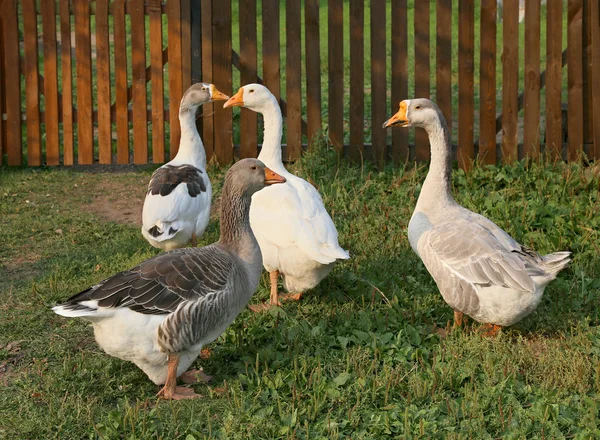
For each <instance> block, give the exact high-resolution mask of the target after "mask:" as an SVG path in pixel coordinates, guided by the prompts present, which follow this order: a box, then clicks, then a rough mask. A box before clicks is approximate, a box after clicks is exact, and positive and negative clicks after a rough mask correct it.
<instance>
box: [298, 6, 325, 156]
mask: <svg viewBox="0 0 600 440" xmlns="http://www.w3.org/2000/svg"><path fill="white" fill-rule="evenodd" d="M319 3H320V2H319V0H306V2H305V3H304V23H305V27H304V29H305V32H304V35H305V42H306V49H305V54H306V113H307V115H306V120H307V124H308V133H307V137H308V144H309V145H310V144H311V143H312V142H313V141H314V140H315V138H316V136H317V134H318V133H320V132H321V129H322V126H321V44H320V39H319ZM300 118H302V115H300Z"/></svg>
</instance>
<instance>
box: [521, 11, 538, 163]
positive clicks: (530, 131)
mask: <svg viewBox="0 0 600 440" xmlns="http://www.w3.org/2000/svg"><path fill="white" fill-rule="evenodd" d="M540 18H541V17H540V0H530V1H528V2H526V3H525V95H524V105H523V108H524V114H523V153H524V154H525V155H526V156H529V157H531V158H534V159H537V158H538V156H539V153H540Z"/></svg>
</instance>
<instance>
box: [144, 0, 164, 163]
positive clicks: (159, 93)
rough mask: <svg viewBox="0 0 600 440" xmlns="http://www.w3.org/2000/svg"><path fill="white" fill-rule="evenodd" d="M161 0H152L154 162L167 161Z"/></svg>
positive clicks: (151, 56)
mask: <svg viewBox="0 0 600 440" xmlns="http://www.w3.org/2000/svg"><path fill="white" fill-rule="evenodd" d="M160 5H161V0H150V1H149V2H148V7H149V8H150V11H149V12H148V15H149V16H150V17H149V18H150V35H151V37H150V71H151V80H150V81H151V85H152V162H154V163H163V162H164V161H165V110H164V107H165V102H164V96H163V95H164V75H163V60H162V57H163V56H162V52H163V47H162V45H163V43H162V40H163V39H162V37H163V31H162V12H161V7H160Z"/></svg>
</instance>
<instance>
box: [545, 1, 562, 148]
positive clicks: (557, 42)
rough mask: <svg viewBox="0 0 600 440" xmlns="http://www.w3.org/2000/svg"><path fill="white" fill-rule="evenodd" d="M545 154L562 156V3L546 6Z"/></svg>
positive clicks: (550, 3) (549, 3) (548, 3)
mask: <svg viewBox="0 0 600 440" xmlns="http://www.w3.org/2000/svg"><path fill="white" fill-rule="evenodd" d="M546 8H547V9H546V11H547V18H546V29H547V30H546V32H547V34H546V51H547V53H546V152H547V153H549V154H550V157H551V158H552V159H554V160H557V159H560V158H561V154H562V108H561V93H562V84H561V82H562V2H547V4H546Z"/></svg>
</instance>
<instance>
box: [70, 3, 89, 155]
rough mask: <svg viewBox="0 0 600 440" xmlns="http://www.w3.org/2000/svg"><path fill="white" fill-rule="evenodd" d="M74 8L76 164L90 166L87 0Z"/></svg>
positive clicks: (74, 5) (76, 4) (74, 4)
mask: <svg viewBox="0 0 600 440" xmlns="http://www.w3.org/2000/svg"><path fill="white" fill-rule="evenodd" d="M73 8H74V12H75V14H74V15H75V56H76V57H77V58H76V62H75V72H76V74H77V146H78V155H77V163H79V164H81V165H89V164H91V163H93V162H94V130H93V128H94V127H93V119H92V117H93V115H92V112H93V107H92V50H91V33H90V3H89V1H87V0H74V3H73Z"/></svg>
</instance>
